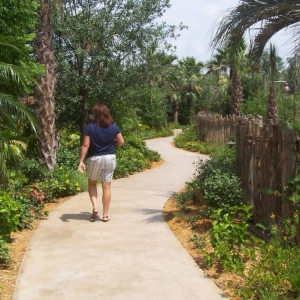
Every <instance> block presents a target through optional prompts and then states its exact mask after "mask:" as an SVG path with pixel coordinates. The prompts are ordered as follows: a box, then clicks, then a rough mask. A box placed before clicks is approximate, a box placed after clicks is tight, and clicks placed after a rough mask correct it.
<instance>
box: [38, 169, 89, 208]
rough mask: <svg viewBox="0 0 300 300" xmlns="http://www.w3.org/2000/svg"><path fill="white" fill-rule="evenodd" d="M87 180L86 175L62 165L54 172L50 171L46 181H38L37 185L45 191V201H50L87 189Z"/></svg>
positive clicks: (40, 189)
mask: <svg viewBox="0 0 300 300" xmlns="http://www.w3.org/2000/svg"><path fill="white" fill-rule="evenodd" d="M86 182H87V178H86V175H84V174H80V173H78V171H77V170H72V171H70V170H68V167H67V168H64V167H62V166H60V167H56V168H55V170H54V171H53V172H52V173H48V174H47V176H46V178H45V180H44V181H39V182H36V186H37V187H38V189H39V191H42V192H43V194H44V201H46V202H50V201H52V200H53V199H56V198H61V197H66V196H71V195H76V194H78V193H79V192H81V191H84V190H87V183H86Z"/></svg>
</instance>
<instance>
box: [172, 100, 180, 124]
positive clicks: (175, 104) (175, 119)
mask: <svg viewBox="0 0 300 300" xmlns="http://www.w3.org/2000/svg"><path fill="white" fill-rule="evenodd" d="M178 111H179V103H178V100H173V122H174V123H175V124H177V123H178Z"/></svg>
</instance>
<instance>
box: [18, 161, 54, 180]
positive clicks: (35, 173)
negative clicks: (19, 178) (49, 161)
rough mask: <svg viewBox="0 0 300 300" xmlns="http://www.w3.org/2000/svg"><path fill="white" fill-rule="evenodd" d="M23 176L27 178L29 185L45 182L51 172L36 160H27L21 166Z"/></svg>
mask: <svg viewBox="0 0 300 300" xmlns="http://www.w3.org/2000/svg"><path fill="white" fill-rule="evenodd" d="M20 169H21V172H22V174H23V175H24V176H25V177H26V178H27V183H28V184H30V183H33V182H35V181H37V180H43V178H45V176H46V173H48V172H49V171H48V170H47V169H46V168H45V167H44V166H43V165H42V164H41V163H40V162H39V161H38V160H37V159H34V158H31V159H25V160H23V161H22V162H21V164H20Z"/></svg>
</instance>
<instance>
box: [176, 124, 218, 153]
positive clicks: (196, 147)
mask: <svg viewBox="0 0 300 300" xmlns="http://www.w3.org/2000/svg"><path fill="white" fill-rule="evenodd" d="M195 132H196V129H195V128H194V126H192V127H188V128H186V129H184V131H183V133H182V134H178V135H177V136H176V137H175V138H174V144H175V146H176V147H178V148H182V149H186V150H189V151H192V152H199V153H202V154H211V153H213V152H215V151H216V146H214V145H210V144H208V143H205V142H202V137H201V136H197V135H196V133H195Z"/></svg>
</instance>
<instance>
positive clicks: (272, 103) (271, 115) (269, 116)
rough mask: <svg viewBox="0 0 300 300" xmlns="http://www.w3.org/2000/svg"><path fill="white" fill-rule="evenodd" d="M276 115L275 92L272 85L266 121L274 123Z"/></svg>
mask: <svg viewBox="0 0 300 300" xmlns="http://www.w3.org/2000/svg"><path fill="white" fill-rule="evenodd" d="M277 114H278V109H277V99H276V91H275V87H274V86H273V85H270V89H269V97H268V110H267V119H272V120H273V121H274V122H276V120H277Z"/></svg>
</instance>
